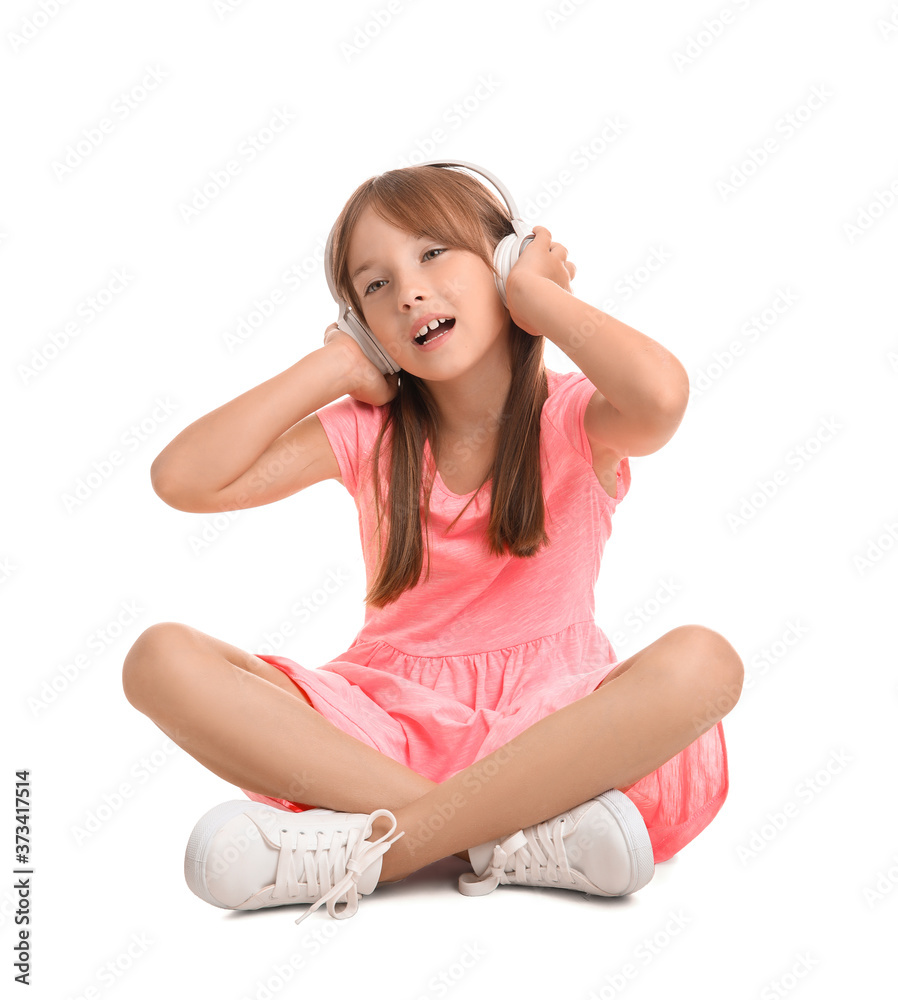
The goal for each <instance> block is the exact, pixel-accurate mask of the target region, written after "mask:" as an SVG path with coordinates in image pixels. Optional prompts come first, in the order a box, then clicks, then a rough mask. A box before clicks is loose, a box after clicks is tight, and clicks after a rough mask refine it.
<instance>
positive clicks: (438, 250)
mask: <svg viewBox="0 0 898 1000" xmlns="http://www.w3.org/2000/svg"><path fill="white" fill-rule="evenodd" d="M447 249H448V248H447V247H434V248H433V249H432V250H425V251H424V254H423V256H424V257H425V258H427V255H428V254H429V253H445V252H446V250H447ZM429 259H430V260H433V259H434V258H433V257H430V258H429ZM381 281H382V279H380V280H378V281H372V282H371V284H370V285H369V286H368V287H367V288H366V289H365V291H364V293H363V294H365V295H367V294H368V293H369V292H370V291H371V289H372V287H373V286H374V285H379V284H381ZM374 291H377V289H376V288H375V289H374Z"/></svg>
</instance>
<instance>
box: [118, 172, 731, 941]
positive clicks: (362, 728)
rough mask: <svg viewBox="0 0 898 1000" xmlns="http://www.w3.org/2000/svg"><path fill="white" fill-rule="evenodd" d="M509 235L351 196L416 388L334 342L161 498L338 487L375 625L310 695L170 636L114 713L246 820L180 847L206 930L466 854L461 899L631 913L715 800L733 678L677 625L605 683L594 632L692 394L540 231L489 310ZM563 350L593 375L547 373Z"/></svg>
mask: <svg viewBox="0 0 898 1000" xmlns="http://www.w3.org/2000/svg"><path fill="white" fill-rule="evenodd" d="M512 232H513V227H512V224H511V221H510V218H509V214H508V211H507V210H506V209H504V208H503V207H502V206H501V205H500V203H499V201H498V199H497V198H496V197H495V196H494V195H493V194H492V193H491V192H490V191H489V190H488V189H487V188H486V187H485V186H484V185H483V184H482V183H480V182H479V181H478V180H475V179H474V178H473V177H472V176H470V175H469V174H466V173H464V172H461V171H458V170H453V169H447V168H446V167H440V166H435V165H420V166H415V167H409V168H406V169H401V170H390V171H387V172H386V173H384V174H381V175H379V176H375V177H372V178H370V179H369V180H367V181H365V182H364V183H363V184H362V185H360V186H359V188H358V189H357V190H356V191H355V192H354V194H353V195H352V197H351V198H350V199H349V201H348V202H347V204H346V205H345V207H344V209H343V211H342V212H341V214H340V216H339V218H338V220H337V224H336V226H335V229H334V243H333V258H332V267H333V275H334V280H335V283H336V286H337V288H338V290H339V292H340V294H341V295H342V297H343V298H344V299H345V300H346V301H347V302H349V303H350V304H351V306H352V309H353V311H354V314H355V316H356V317H357V318H359V319H362V320H363V321H364V323H365V324H366V325H367V327H368V329H369V330H370V331H371V332H372V334H373V336H374V337H376V339H377V342H378V343H379V344H380V346H381V347H382V349H383V350H384V351H385V352H386V354H387V355H389V357H390V358H391V359H392V360H393V362H394V365H393V367H395V368H398V369H400V371H399V373H397V374H389V375H386V376H385V375H384V374H382V371H381V370H379V369H378V367H376V366H375V365H374V364H373V363H372V362H371V361H370V360H369V359H368V357H367V356H366V354H365V352H364V351H363V350H362V349H361V347H360V344H359V343H358V342H357V341H356V340H355V339H354V337H352V336H350V335H349V334H347V333H345V332H343V331H342V330H340V329H338V328H337V325H336V324H332V325H331V326H330V327H329V328H328V330H327V332H326V335H325V343H324V346H323V347H321V348H319V349H318V350H316V351H313V352H311V353H310V354H308V355H307V356H306V357H304V358H302V359H301V360H300V361H298V362H297V363H296V364H294V365H293V366H292V367H290V368H288V369H287V370H286V371H284V372H282V373H281V374H279V375H277V376H275V377H274V378H271V379H269V380H268V381H266V382H263V383H262V384H261V385H258V386H256V387H255V388H253V389H250V390H249V391H247V392H245V393H243V394H242V395H240V396H238V397H237V398H236V399H234V400H232V401H231V402H229V403H226V404H225V405H223V406H220V407H219V408H218V409H216V410H213V411H212V412H211V413H209V414H207V415H206V416H204V417H202V418H201V419H199V420H197V421H195V422H194V423H193V424H191V425H190V426H188V427H187V428H186V429H184V430H183V431H182V432H181V433H180V434H179V435H178V436H177V437H176V438H175V439H174V440H173V441H172V442H171V443H170V444H169V445H168V446H167V447H166V448H165V449H164V450H163V451H162V453H161V454H160V455H159V456H158V457H157V458H156V460H155V462H154V463H153V466H152V470H151V475H152V483H153V488H154V490H155V491H156V493H157V494H158V495H159V496H160V497H161V498H162V499H163V500H165V502H166V503H168V504H170V505H171V506H172V507H175V508H176V509H178V510H183V511H190V512H213V511H216V512H217V511H224V510H234V509H242V508H248V507H258V506H260V505H262V504H267V503H272V502H273V501H275V500H280V499H282V498H283V497H287V496H290V495H292V494H294V493H297V492H298V491H299V490H302V489H306V488H307V487H309V486H312V485H313V484H314V483H318V482H321V481H322V480H324V479H336V480H337V482H339V483H341V484H342V485H343V486H344V487H345V488H346V489H347V490H348V491H349V493H350V494H351V495H352V496H353V498H354V500H355V503H356V507H357V510H358V519H359V528H360V531H361V541H362V548H363V552H364V558H365V570H366V583H367V592H366V596H365V603H366V608H365V622H364V626H363V627H362V629H361V631H360V632H359V633H358V635H357V636H356V637H355V639H354V640H353V642H352V644H351V645H350V647H349V648H348V649H347V650H346V651H345V652H344V653H341V654H340V655H339V656H338V657H336V658H335V659H334V660H332V661H330V662H329V663H327V664H325V665H324V666H321V667H318V668H317V669H310V668H308V667H304V666H302V665H300V664H299V663H297V662H295V661H294V660H292V659H289V658H288V657H285V656H270V655H264V656H263V655H258V656H257V655H254V654H252V653H248V652H244V651H243V650H242V649H239V648H238V647H236V646H232V645H230V644H228V643H226V642H223V641H222V640H220V639H216V638H213V637H212V636H209V635H206V634H205V633H203V632H200V631H198V630H197V629H195V628H191V627H189V626H186V625H181V624H178V623H174V622H161V623H157V624H155V625H153V626H151V627H150V628H148V629H147V630H146V631H145V632H143V633H142V634H141V635H140V637H139V638H138V639H137V641H136V642H135V643H134V646H133V647H132V648H131V650H130V651H129V653H128V655H127V657H126V659H125V662H124V668H123V686H124V691H125V694H126V696H127V698H128V701H129V702H130V703H131V704H132V705H133V706H134V707H135V708H137V709H138V710H140V711H141V712H143V713H144V714H146V715H147V716H149V717H150V718H151V719H153V721H154V722H155V723H156V724H157V725H158V726H159V728H160V729H161V730H162V731H163V732H165V733H166V734H168V735H169V736H170V737H171V739H173V740H174V741H175V742H177V743H178V744H179V745H180V746H181V747H183V748H184V749H185V750H186V751H187V752H188V753H190V754H191V755H192V756H193V757H195V758H196V760H198V761H199V762H200V763H201V764H203V765H205V766H206V767H207V768H209V769H210V770H211V771H213V772H214V773H215V774H217V775H219V776H220V777H222V778H224V779H225V780H226V781H229V782H232V783H233V784H234V785H236V786H237V787H239V788H240V789H241V790H242V791H243V792H244V793H245V794H246V796H247V797H248V799H249V801H245V800H232V801H229V802H225V803H223V804H221V805H219V806H216V807H215V808H213V809H211V810H210V811H209V812H207V813H206V814H205V815H204V816H203V817H202V818H201V819H200V820H199V822H198V823H197V824H196V826H195V828H194V830H193V833H192V834H191V836H190V839H189V843H188V845H187V851H186V857H185V876H186V879H187V882H188V885H189V886H190V888H191V889H192V890H193V892H194V893H196V894H197V895H198V896H200V897H201V898H202V899H204V900H206V901H207V902H209V903H211V904H213V905H215V906H220V907H225V908H230V909H256V908H260V907H266V906H277V905H282V904H292V903H302V904H313V905H312V906H311V908H310V909H308V910H306V911H305V912H304V913H303V915H302V916H301V917H300V918H299V919H298V920H297V923H299V922H300V920H303V919H304V918H305V917H306V916H308V915H309V914H310V913H311V912H313V911H314V910H315V909H317V908H318V907H319V906H321V905H322V904H326V906H327V910H328V912H329V913H330V914H331V916H334V917H347V916H351V915H352V914H353V913H355V911H356V909H357V907H358V899H359V896H360V895H365V894H368V893H371V892H372V891H373V890H374V889H375V887H376V886H378V885H380V884H381V883H385V882H387V883H388V882H397V881H401V880H402V879H404V878H406V877H407V876H408V875H409V874H410V873H411V872H414V871H416V870H418V869H419V868H422V867H424V866H425V865H429V864H431V863H432V862H434V861H437V860H439V859H441V858H444V857H448V856H449V855H451V854H456V855H457V856H458V857H460V858H462V859H463V860H465V861H467V862H468V863H469V864H470V865H471V866H472V868H473V872H472V873H468V874H465V875H462V876H461V877H460V879H459V889H460V890H461V891H462V892H464V893H465V894H468V895H475V894H480V893H483V892H489V891H491V890H492V889H493V888H495V886H497V885H498V884H512V885H515V884H517V885H536V886H553V887H559V888H565V889H574V890H577V891H579V892H583V893H588V894H593V895H600V896H619V895H624V894H627V893H631V892H634V891H636V890H638V889H640V888H641V887H642V886H644V885H645V884H646V883H647V882H648V881H649V880H650V879H651V878H652V875H653V874H654V863H656V862H661V861H665V860H667V859H668V858H670V857H671V856H672V855H674V854H676V853H677V852H678V851H679V850H680V849H681V848H682V847H683V846H684V845H685V844H687V843H688V842H689V841H690V840H692V839H693V838H694V837H695V836H696V835H697V834H698V833H700V832H701V831H702V830H703V829H704V828H705V827H706V826H707V825H708V824H709V823H710V822H711V820H712V819H713V818H714V816H715V815H716V814H717V812H718V811H719V810H720V808H721V806H722V804H723V802H724V799H725V798H726V795H727V790H728V772H727V759H726V746H725V743H724V737H723V727H722V725H721V723H720V719H721V718H722V717H723V716H724V715H726V714H727V713H728V712H729V711H730V710H731V709H732V708H733V706H734V705H735V704H736V701H737V700H738V697H739V694H740V692H741V687H742V675H743V667H742V661H741V660H740V658H739V656H738V655H737V654H736V651H735V650H734V649H733V647H732V646H731V645H730V644H729V643H728V642H727V640H726V639H724V638H723V637H722V636H721V635H719V634H718V633H717V632H714V631H712V630H710V629H708V628H705V627H703V626H700V625H683V626H680V627H679V628H675V629H673V630H672V631H670V632H667V633H666V634H665V635H663V636H661V637H660V638H659V639H656V640H655V641H654V642H652V643H651V644H649V645H648V646H646V647H645V648H644V649H642V650H640V651H638V652H637V653H634V654H633V655H632V656H630V657H628V658H627V659H625V660H622V661H619V660H618V659H617V657H616V655H615V653H614V650H613V649H612V647H611V644H610V642H609V640H608V638H607V636H606V635H605V634H604V632H603V631H602V630H601V629H600V628H599V627H598V626H597V625H596V622H595V603H594V591H595V586H596V581H597V576H598V571H599V564H600V560H601V555H602V551H603V549H604V546H605V542H606V541H607V539H608V537H609V535H610V532H611V517H612V514H613V513H614V511H615V509H616V508H617V505H618V504H619V503H620V501H621V500H622V499H623V498H624V496H625V495H626V493H627V491H628V488H629V485H630V466H629V461H628V456H629V455H648V454H650V453H651V452H653V451H656V450H657V449H659V448H660V447H661V446H662V445H663V444H664V443H665V442H667V441H668V440H669V439H670V437H671V436H672V435H673V433H674V431H675V430H676V428H677V426H678V425H679V423H680V420H681V419H682V416H683V412H684V410H685V407H686V403H687V399H688V394H689V385H688V377H687V375H686V372H685V370H684V369H683V366H682V365H681V364H680V363H679V361H677V359H676V358H675V357H674V356H673V355H672V354H671V353H670V352H669V351H667V350H665V349H664V348H663V347H662V346H661V345H660V344H658V343H657V342H655V341H654V340H651V339H650V338H649V337H646V336H645V335H643V334H641V333H639V332H638V331H636V330H634V329H632V328H631V327H629V326H626V325H625V324H624V323H621V322H619V321H618V320H615V319H613V318H612V317H611V316H609V315H607V314H605V313H603V312H601V311H600V310H598V309H597V308H596V307H595V306H592V305H590V304H589V303H587V302H585V301H583V300H580V299H578V298H576V297H575V296H574V295H573V294H571V291H570V280H571V278H573V277H574V275H575V272H576V268H575V266H574V264H573V263H571V262H569V261H568V260H567V250H566V249H565V247H564V246H562V245H561V244H560V243H554V242H552V239H551V234H550V233H549V231H548V230H547V229H545V228H544V227H541V226H537V227H535V228H534V234H535V238H534V239H533V240H532V241H531V242H530V243H529V244H527V245H526V246H525V247H524V249H523V251H522V252H521V253H520V256H519V258H518V259H517V261H516V262H515V263H514V265H513V266H512V268H511V271H510V273H509V274H508V277H507V281H506V282H505V283H504V286H500V285H499V284H498V280H497V279H498V272H497V271H496V269H495V267H494V265H493V249H494V248H495V246H496V244H497V243H498V242H499V241H500V240H501V239H502V238H503V237H505V236H506V235H509V234H511V233H512ZM500 287H502V288H504V292H505V297H506V301H507V306H506V305H505V304H504V303H503V299H502V297H501V295H500V291H499V289H500ZM545 338H548V339H549V340H551V341H552V343H553V344H555V345H556V346H557V347H558V348H559V349H560V350H561V351H563V352H564V353H565V354H566V355H568V356H569V357H570V358H571V360H572V361H573V363H574V364H575V365H577V366H578V368H579V369H580V370H578V371H574V372H568V373H558V372H554V371H550V370H548V369H547V368H546V367H545V364H544V362H543V348H544V345H545ZM341 397H345V398H341ZM247 585H249V581H247ZM344 899H345V906H343V908H342V909H341V910H339V911H338V910H337V909H336V904H337V903H339V902H341V901H343V900H344Z"/></svg>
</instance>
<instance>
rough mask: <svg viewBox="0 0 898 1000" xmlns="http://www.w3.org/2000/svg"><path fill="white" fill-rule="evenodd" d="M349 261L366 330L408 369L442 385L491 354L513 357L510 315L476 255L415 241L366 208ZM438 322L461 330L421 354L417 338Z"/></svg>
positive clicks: (419, 239) (431, 241)
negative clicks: (429, 321)
mask: <svg viewBox="0 0 898 1000" xmlns="http://www.w3.org/2000/svg"><path fill="white" fill-rule="evenodd" d="M487 249H490V248H487ZM347 263H348V268H349V274H350V280H351V281H352V284H353V287H354V288H355V290H356V294H357V295H358V298H359V302H361V304H362V309H363V310H364V313H365V316H364V319H365V322H366V323H367V325H368V328H369V329H370V330H371V332H372V333H373V334H374V335H375V337H377V340H378V342H379V343H380V344H381V346H382V347H383V349H384V350H385V351H386V352H387V354H389V355H390V357H391V358H392V359H393V360H394V361H395V362H396V364H397V365H398V366H399V367H400V368H403V369H404V370H405V371H407V372H410V373H411V374H413V375H416V376H419V377H421V378H424V379H435V380H443V379H446V378H451V377H453V376H454V375H458V374H461V373H462V372H463V371H465V370H467V369H469V368H471V367H472V366H475V365H477V364H478V363H479V362H481V361H483V360H484V358H485V357H486V356H487V354H488V353H489V352H491V351H492V352H497V351H499V352H507V351H508V338H509V335H510V331H511V317H510V315H509V313H508V310H507V309H506V308H505V306H504V305H503V304H502V299H501V298H500V297H499V292H498V290H497V288H496V283H495V279H494V278H493V273H492V271H490V269H489V268H488V267H487V266H486V264H485V263H484V262H483V261H482V260H481V259H480V258H479V257H478V256H477V255H476V254H473V253H471V252H470V251H468V250H461V249H457V248H455V247H447V246H446V244H445V243H441V242H440V241H439V240H434V239H430V238H428V237H418V236H413V235H412V234H411V233H407V232H405V231H404V230H402V229H398V228H397V227H395V226H393V225H391V224H390V223H388V222H386V221H385V220H384V219H382V218H381V217H380V216H379V215H377V213H376V212H375V211H374V210H373V209H372V208H371V206H367V207H366V208H365V209H364V211H363V212H362V213H361V215H360V216H359V218H358V221H357V223H356V226H355V229H354V231H353V234H352V238H351V240H350V246H349V257H348V262H347ZM365 265H367V267H365ZM362 267H365V269H364V270H362V271H360V272H359V273H358V274H356V273H355V272H356V270H357V269H359V268H362ZM433 316H436V317H438V318H440V317H443V316H449V317H452V318H454V319H455V324H454V325H453V326H452V328H451V330H447V331H446V332H445V333H444V334H443V336H442V337H441V338H440V339H439V341H437V342H436V345H435V347H433V348H432V349H430V350H422V349H421V347H419V346H418V345H417V344H416V343H415V340H414V335H415V334H416V333H417V332H418V330H419V329H420V328H421V326H422V324H423V322H424V321H425V320H426V319H430V318H432V317H433ZM439 332H440V329H437V330H434V331H433V333H434V334H437V333H439Z"/></svg>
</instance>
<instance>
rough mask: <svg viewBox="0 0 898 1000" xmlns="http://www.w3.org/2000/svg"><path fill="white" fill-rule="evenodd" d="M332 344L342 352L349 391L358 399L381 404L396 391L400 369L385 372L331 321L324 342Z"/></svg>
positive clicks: (363, 401) (374, 404) (388, 399)
mask: <svg viewBox="0 0 898 1000" xmlns="http://www.w3.org/2000/svg"><path fill="white" fill-rule="evenodd" d="M329 344H333V345H335V347H338V348H339V349H340V350H342V351H343V352H344V355H345V357H346V366H347V374H348V375H349V379H350V383H351V385H352V388H351V389H349V392H348V395H350V396H352V398H353V399H357V400H358V401H359V402H360V403H369V404H370V405H371V406H384V405H385V404H386V403H389V402H390V400H391V399H393V397H394V396H395V395H396V393H397V392H399V373H398V372H394V373H393V374H391V375H384V374H383V372H382V371H380V369H379V368H377V366H376V365H374V364H373V363H372V362H371V361H369V360H368V358H367V357H366V356H365V352H364V351H363V350H362V349H361V347H360V346H359V345H358V344H357V343H356V341H355V339H354V338H353V337H350V336H349V334H348V333H346V332H345V330H341V329H340V328H339V327H338V326H337V324H336V323H335V322H334V323H331V324H330V326H329V327H328V328H327V330H325V332H324V345H325V347H326V346H328V345H329Z"/></svg>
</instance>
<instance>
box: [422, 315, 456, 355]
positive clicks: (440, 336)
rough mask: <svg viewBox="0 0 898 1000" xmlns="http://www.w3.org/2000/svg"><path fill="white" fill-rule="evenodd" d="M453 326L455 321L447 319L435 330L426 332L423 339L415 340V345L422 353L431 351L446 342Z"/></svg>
mask: <svg viewBox="0 0 898 1000" xmlns="http://www.w3.org/2000/svg"><path fill="white" fill-rule="evenodd" d="M454 326H455V320H454V319H449V320H446V321H445V322H443V323H440V325H439V326H438V327H437V328H436V329H435V330H428V331H427V333H426V335H425V337H424V338H423V339H422V340H419V339H417V338H416V339H415V344H416V345H417V346H418V347H419V348H420V349H421V350H422V351H432V350H433V349H434V348H435V347H436V346H437V344H440V343H442V342H443V341H444V340H446V339H447V338H448V337H449V336H450V335H451V332H452V328H453V327H454Z"/></svg>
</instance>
